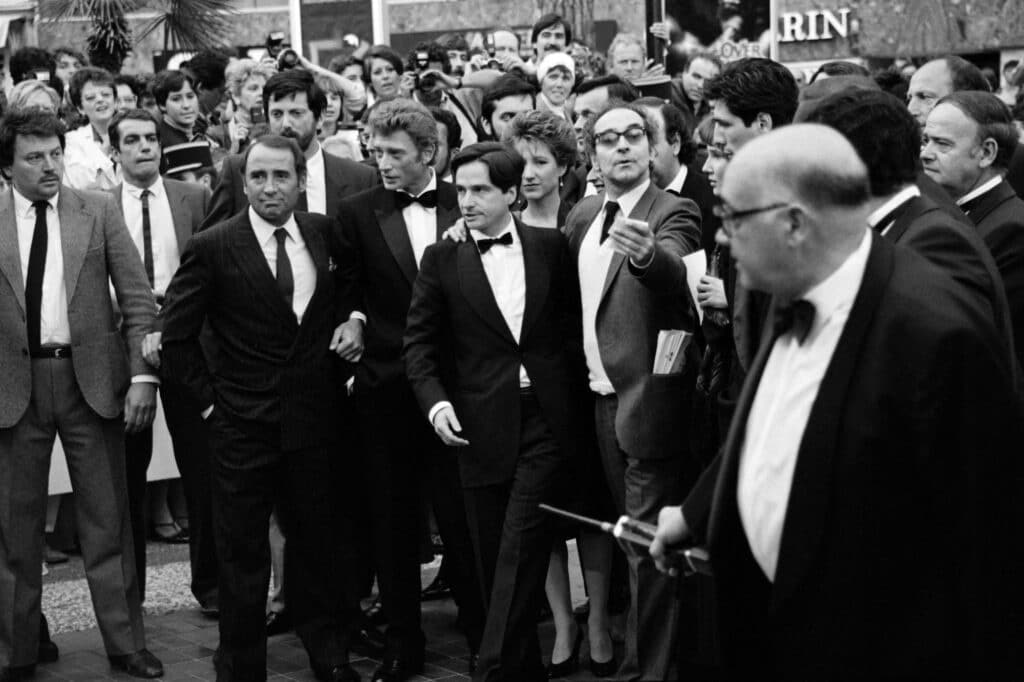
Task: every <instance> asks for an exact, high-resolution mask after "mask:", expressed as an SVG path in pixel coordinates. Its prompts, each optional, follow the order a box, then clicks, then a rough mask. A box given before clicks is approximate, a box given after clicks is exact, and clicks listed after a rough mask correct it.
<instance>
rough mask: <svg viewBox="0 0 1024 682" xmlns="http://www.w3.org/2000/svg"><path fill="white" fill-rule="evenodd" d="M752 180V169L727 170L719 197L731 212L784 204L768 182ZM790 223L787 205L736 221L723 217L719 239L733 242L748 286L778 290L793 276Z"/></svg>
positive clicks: (740, 272) (740, 274)
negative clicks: (766, 188) (766, 186)
mask: <svg viewBox="0 0 1024 682" xmlns="http://www.w3.org/2000/svg"><path fill="white" fill-rule="evenodd" d="M737 170H738V171H739V170H740V169H739V168H737ZM752 180H753V178H752V177H751V173H749V172H742V173H741V172H737V173H732V174H730V173H726V175H725V178H724V180H723V182H722V184H721V185H720V186H719V189H720V190H721V192H720V194H719V196H720V197H721V199H722V207H723V208H724V209H725V210H726V211H727V212H732V213H739V212H743V211H751V210H754V209H758V208H762V207H765V206H770V205H772V204H775V203H781V202H780V198H779V195H778V194H777V193H775V192H767V191H766V190H765V189H764V183H757V182H753V181H752ZM787 226H788V221H787V218H786V212H785V210H784V207H780V208H777V209H772V210H768V211H763V212H758V213H755V214H752V215H748V216H745V217H742V218H739V219H738V220H736V221H735V222H730V221H729V220H728V219H727V218H724V219H723V229H721V230H719V237H720V239H719V241H720V243H721V242H723V241H724V242H725V243H727V244H728V245H729V249H730V255H731V256H732V257H733V258H734V259H735V260H736V272H737V275H738V277H739V281H740V283H742V284H743V286H744V287H746V288H748V289H753V290H756V291H767V292H769V293H775V291H776V289H777V288H778V283H779V282H784V281H786V280H787V279H788V278H789V277H790V276H791V273H790V272H789V271H790V265H789V263H790V261H791V255H790V252H789V249H788V248H787V233H788V229H787Z"/></svg>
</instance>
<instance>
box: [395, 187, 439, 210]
mask: <svg viewBox="0 0 1024 682" xmlns="http://www.w3.org/2000/svg"><path fill="white" fill-rule="evenodd" d="M395 203H396V204H397V205H398V208H399V210H402V209H405V208H406V207H408V206H409V204H419V205H420V206H422V207H423V208H437V191H436V190H430V191H429V192H424V193H423V194H421V195H419V196H418V197H414V196H413V195H411V194H408V193H406V192H395Z"/></svg>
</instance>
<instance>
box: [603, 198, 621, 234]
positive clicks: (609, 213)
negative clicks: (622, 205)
mask: <svg viewBox="0 0 1024 682" xmlns="http://www.w3.org/2000/svg"><path fill="white" fill-rule="evenodd" d="M618 213H619V205H618V204H617V203H615V202H614V201H609V202H608V203H606V204H605V205H604V223H602V224H601V243H602V244H604V240H605V239H608V230H610V229H611V227H612V223H614V222H615V216H616V215H618Z"/></svg>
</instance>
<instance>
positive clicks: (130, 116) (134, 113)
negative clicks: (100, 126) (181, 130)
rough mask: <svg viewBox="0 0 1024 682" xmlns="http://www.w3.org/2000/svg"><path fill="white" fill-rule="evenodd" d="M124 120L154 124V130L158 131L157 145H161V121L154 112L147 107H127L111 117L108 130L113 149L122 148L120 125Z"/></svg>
mask: <svg viewBox="0 0 1024 682" xmlns="http://www.w3.org/2000/svg"><path fill="white" fill-rule="evenodd" d="M123 121H144V122H146V123H152V124H153V131H154V132H155V133H157V138H156V146H157V147H159V146H160V134H159V133H160V121H158V120H156V118H155V117H154V116H153V114H151V113H149V112H148V111H146V110H145V109H125V110H124V111H119V112H117V113H116V114H114V117H113V118H112V119H110V125H109V126H107V132H108V134H109V135H110V147H111V149H117V150H118V151H120V150H121V130H120V128H119V127H118V126H120V125H121V123H122V122H123Z"/></svg>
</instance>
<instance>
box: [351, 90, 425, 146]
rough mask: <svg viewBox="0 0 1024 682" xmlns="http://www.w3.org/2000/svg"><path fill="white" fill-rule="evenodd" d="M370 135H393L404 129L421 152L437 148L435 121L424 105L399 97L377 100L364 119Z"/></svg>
mask: <svg viewBox="0 0 1024 682" xmlns="http://www.w3.org/2000/svg"><path fill="white" fill-rule="evenodd" d="M366 125H367V127H368V128H369V129H370V134H371V135H385V136H386V135H393V134H394V133H396V132H398V131H405V132H406V133H408V135H409V137H411V138H412V141H413V144H415V145H416V148H417V149H419V150H420V151H421V152H424V151H428V150H432V151H436V150H437V123H436V122H435V121H434V117H433V116H432V115H431V113H430V110H429V109H427V108H426V107H425V106H423V105H422V104H420V103H419V102H416V101H414V100H411V99H405V98H402V97H399V98H398V99H393V100H390V101H388V102H379V103H378V104H377V105H376V106H375V107H374V108H373V112H372V113H371V114H370V116H369V118H367V120H366Z"/></svg>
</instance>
